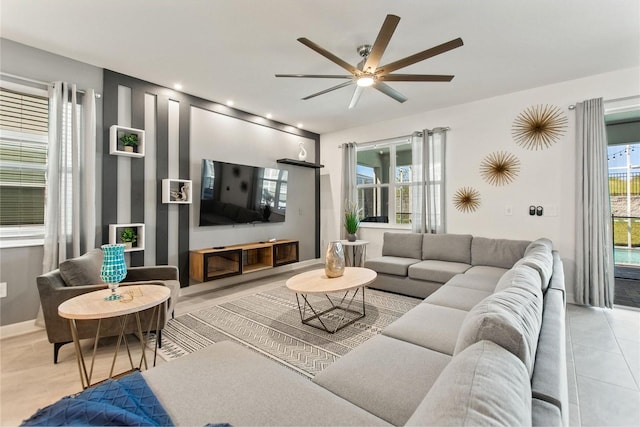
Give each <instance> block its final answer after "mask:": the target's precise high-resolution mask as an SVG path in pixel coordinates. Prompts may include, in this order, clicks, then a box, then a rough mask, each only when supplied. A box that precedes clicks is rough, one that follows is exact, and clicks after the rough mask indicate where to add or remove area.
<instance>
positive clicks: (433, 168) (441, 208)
mask: <svg viewBox="0 0 640 427" xmlns="http://www.w3.org/2000/svg"><path fill="white" fill-rule="evenodd" d="M446 141H447V128H436V129H433V130H429V129H425V130H424V131H422V132H415V133H414V134H413V135H412V137H411V143H412V156H413V157H412V158H413V161H412V163H413V164H412V170H413V174H414V177H413V180H414V181H415V182H417V184H416V185H414V186H413V187H412V191H411V209H412V215H411V230H412V231H413V232H414V233H445V232H446V222H445V200H444V195H445V153H446Z"/></svg>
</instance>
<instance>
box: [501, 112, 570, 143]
mask: <svg viewBox="0 0 640 427" xmlns="http://www.w3.org/2000/svg"><path fill="white" fill-rule="evenodd" d="M567 123H568V120H567V116H565V115H564V113H563V112H562V110H560V108H558V107H556V106H553V105H535V106H533V107H529V108H527V109H526V110H524V111H523V112H522V113H520V114H519V115H518V117H516V119H515V120H514V121H513V126H512V128H511V135H512V136H513V139H514V141H515V142H516V144H518V145H519V146H521V147H523V148H526V149H528V150H538V149H540V150H542V149H544V148H549V147H550V146H552V145H553V144H555V143H556V142H557V141H558V139H559V138H560V137H561V136H562V135H563V134H564V133H565V131H566V128H567Z"/></svg>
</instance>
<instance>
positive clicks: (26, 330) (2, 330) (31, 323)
mask: <svg viewBox="0 0 640 427" xmlns="http://www.w3.org/2000/svg"><path fill="white" fill-rule="evenodd" d="M43 329H44V328H41V327H40V326H36V319H32V320H27V321H24V322H18V323H12V324H10V325H4V326H0V340H2V339H5V338H11V337H16V336H19V335H24V334H30V333H32V332H38V331H42V330H43Z"/></svg>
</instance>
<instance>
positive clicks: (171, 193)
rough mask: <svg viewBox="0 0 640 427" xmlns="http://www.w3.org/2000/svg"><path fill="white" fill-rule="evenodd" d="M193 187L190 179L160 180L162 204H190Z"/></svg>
mask: <svg viewBox="0 0 640 427" xmlns="http://www.w3.org/2000/svg"><path fill="white" fill-rule="evenodd" d="M192 187H193V185H192V182H191V180H190V179H173V178H167V179H163V180H162V203H170V204H180V205H189V204H191V202H192V200H193V198H192V192H191V188H192Z"/></svg>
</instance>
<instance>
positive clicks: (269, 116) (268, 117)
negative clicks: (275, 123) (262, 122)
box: [265, 113, 273, 119]
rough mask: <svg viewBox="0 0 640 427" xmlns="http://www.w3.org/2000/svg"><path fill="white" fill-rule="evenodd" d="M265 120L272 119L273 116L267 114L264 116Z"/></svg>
mask: <svg viewBox="0 0 640 427" xmlns="http://www.w3.org/2000/svg"><path fill="white" fill-rule="evenodd" d="M265 117H266V118H267V119H272V118H273V114H271V113H267V115H266V116H265Z"/></svg>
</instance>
